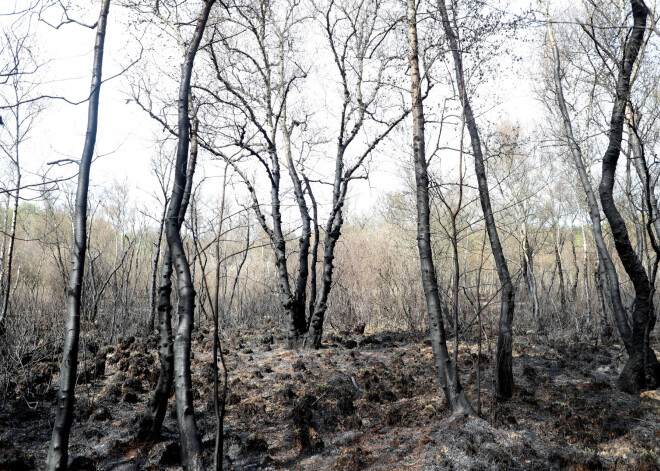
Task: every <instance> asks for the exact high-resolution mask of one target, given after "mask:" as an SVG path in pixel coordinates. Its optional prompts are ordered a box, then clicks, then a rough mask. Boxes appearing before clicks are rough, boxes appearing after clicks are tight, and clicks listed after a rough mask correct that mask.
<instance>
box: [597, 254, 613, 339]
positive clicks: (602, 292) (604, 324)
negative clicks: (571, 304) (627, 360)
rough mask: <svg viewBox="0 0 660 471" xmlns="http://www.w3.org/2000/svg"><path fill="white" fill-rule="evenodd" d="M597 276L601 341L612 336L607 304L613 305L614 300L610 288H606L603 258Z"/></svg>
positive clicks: (599, 263) (599, 261)
mask: <svg viewBox="0 0 660 471" xmlns="http://www.w3.org/2000/svg"><path fill="white" fill-rule="evenodd" d="M594 278H596V286H597V289H598V297H599V299H600V307H601V316H600V329H599V330H600V337H601V341H604V340H605V339H607V340H609V339H610V338H612V326H611V325H610V321H609V317H608V315H607V306H610V308H611V307H612V301H611V298H610V297H609V293H610V292H609V290H606V289H605V285H606V283H607V273H605V267H604V266H603V263H602V261H601V260H598V270H597V271H596V272H594Z"/></svg>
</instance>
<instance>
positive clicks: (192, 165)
mask: <svg viewBox="0 0 660 471" xmlns="http://www.w3.org/2000/svg"><path fill="white" fill-rule="evenodd" d="M190 136H191V137H190V139H191V146H190V160H189V161H188V169H187V171H186V183H185V188H184V191H183V198H182V201H181V207H180V208H179V212H178V214H179V216H178V220H177V224H178V230H181V226H182V225H183V220H184V219H185V216H186V212H187V210H188V205H189V203H190V195H191V193H192V185H193V178H194V175H195V169H196V167H197V152H198V146H197V120H196V119H193V125H192V127H191V132H190ZM166 208H167V213H166V214H165V217H164V218H163V222H165V221H166V220H167V215H168V214H169V211H170V208H171V205H170V206H166ZM172 272H173V260H172V257H171V252H170V246H169V244H168V245H167V246H166V248H165V253H164V254H163V263H162V265H161V269H160V282H159V284H158V358H159V368H160V374H159V376H158V383H156V387H155V389H154V392H153V396H152V397H151V399H150V400H149V404H148V406H147V411H146V413H145V415H144V417H143V419H142V423H141V425H140V426H141V429H142V430H141V433H142V434H143V435H146V436H149V437H150V438H151V439H153V440H155V439H157V438H158V436H159V435H160V430H161V427H162V426H163V420H164V419H165V414H166V412H167V403H168V401H169V398H170V396H171V395H172V383H173V379H174V343H173V339H172Z"/></svg>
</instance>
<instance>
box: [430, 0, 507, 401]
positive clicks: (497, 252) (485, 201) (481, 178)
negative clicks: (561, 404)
mask: <svg viewBox="0 0 660 471" xmlns="http://www.w3.org/2000/svg"><path fill="white" fill-rule="evenodd" d="M438 9H439V11H440V16H441V18H442V26H443V28H444V31H445V35H446V36H447V40H448V41H449V47H450V48H451V52H452V57H453V59H454V72H455V74H456V83H457V85H458V93H459V94H460V99H461V104H462V105H463V113H464V114H465V124H466V125H467V128H468V132H469V134H470V141H471V143H472V152H473V154H474V169H475V173H476V176H477V184H478V187H479V199H480V201H481V209H482V211H483V214H484V220H485V223H486V229H487V230H488V239H489V240H490V247H491V250H492V252H493V257H494V258H495V268H496V269H497V275H498V277H499V279H500V285H501V307H500V321H499V335H498V339H497V357H496V382H495V392H496V393H497V396H498V397H499V398H501V399H509V398H511V396H512V395H513V388H514V382H513V353H512V343H513V311H514V309H515V291H514V289H513V283H512V282H511V275H510V273H509V266H508V264H507V261H506V258H505V257H504V250H503V249H502V244H501V243H500V237H499V234H498V231H497V226H496V225H495V217H494V215H493V209H492V206H491V203H490V193H489V191H488V180H487V178H486V167H485V165H484V157H483V151H482V147H481V138H480V137H479V129H478V127H477V122H476V120H475V118H474V113H473V111H472V106H471V105H470V100H469V98H468V96H467V87H466V84H465V80H464V77H463V59H462V57H461V51H460V50H459V44H458V38H457V36H456V33H455V32H454V30H453V28H452V26H451V23H450V21H449V14H448V13H447V6H446V4H445V0H438Z"/></svg>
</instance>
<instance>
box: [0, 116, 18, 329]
mask: <svg viewBox="0 0 660 471" xmlns="http://www.w3.org/2000/svg"><path fill="white" fill-rule="evenodd" d="M17 118H18V116H17ZM17 122H18V119H17ZM16 126H17V127H18V126H19V125H18V124H17V125H16ZM16 131H17V135H16V141H17V142H16V173H17V178H16V190H15V193H14V206H13V208H12V210H13V214H12V216H11V228H10V232H9V248H8V250H7V274H6V281H5V285H4V288H3V289H2V294H3V296H2V311H0V332H4V330H5V322H6V320H7V312H8V311H9V296H10V294H11V270H12V265H13V261H14V246H15V244H16V220H17V218H18V203H19V201H20V194H19V192H20V188H21V168H20V166H19V161H18V139H19V136H20V134H19V133H18V129H17V130H16ZM7 209H9V208H7ZM3 255H4V254H3ZM2 261H3V262H4V257H3V260H2ZM1 282H2V281H0V283H1Z"/></svg>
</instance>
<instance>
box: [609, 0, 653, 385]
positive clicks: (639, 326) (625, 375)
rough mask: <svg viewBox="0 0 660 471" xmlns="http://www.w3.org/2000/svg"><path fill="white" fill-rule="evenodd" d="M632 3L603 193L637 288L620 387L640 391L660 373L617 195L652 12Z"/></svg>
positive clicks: (647, 298) (642, 277) (646, 300)
mask: <svg viewBox="0 0 660 471" xmlns="http://www.w3.org/2000/svg"><path fill="white" fill-rule="evenodd" d="M630 4H631V6H632V13H633V19H634V24H633V27H632V31H631V32H630V33H629V35H628V38H627V40H626V43H625V47H624V51H623V58H622V62H621V65H620V69H619V73H618V77H617V83H616V99H615V102H614V107H613V109H612V117H611V119H610V133H609V144H608V146H607V150H606V151H605V155H604V156H603V168H602V179H601V183H600V186H599V193H600V201H601V204H602V206H603V212H604V213H605V216H606V217H607V220H608V222H609V223H610V227H611V229H612V235H613V238H614V246H615V247H616V250H617V253H618V254H619V258H620V259H621V263H622V265H623V267H624V269H625V270H626V273H627V274H628V276H629V277H630V281H631V282H632V284H633V287H634V288H635V306H634V312H633V327H632V337H631V348H630V351H629V358H628V361H627V362H626V365H625V366H624V368H623V371H622V372H621V375H620V376H619V386H620V387H621V389H623V390H624V391H627V392H631V393H638V392H639V391H640V390H641V389H644V388H646V387H649V386H654V385H655V384H657V378H658V376H659V375H658V372H657V369H656V371H649V370H648V369H647V368H646V366H647V364H648V355H647V354H646V350H647V349H646V348H645V338H646V334H647V329H648V325H649V322H650V320H651V318H652V315H653V312H652V311H653V300H652V299H651V285H650V283H649V279H648V276H647V274H646V270H645V269H644V266H643V265H642V262H641V260H640V259H639V258H638V256H637V254H636V253H635V249H634V248H633V246H632V243H631V241H630V237H629V236H628V229H627V228H626V224H625V221H624V220H623V217H622V216H621V214H620V213H619V210H618V209H617V207H616V204H615V201H614V195H613V190H614V177H615V173H616V166H617V162H618V160H619V156H620V154H621V144H622V136H623V124H624V118H625V110H626V106H627V103H628V99H629V96H630V76H631V73H632V68H633V66H634V64H635V61H636V60H637V55H638V53H639V49H640V46H641V43H642V38H643V36H644V29H645V28H646V16H647V14H648V10H647V8H646V6H645V5H644V3H643V2H642V1H640V0H631V2H630Z"/></svg>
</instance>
